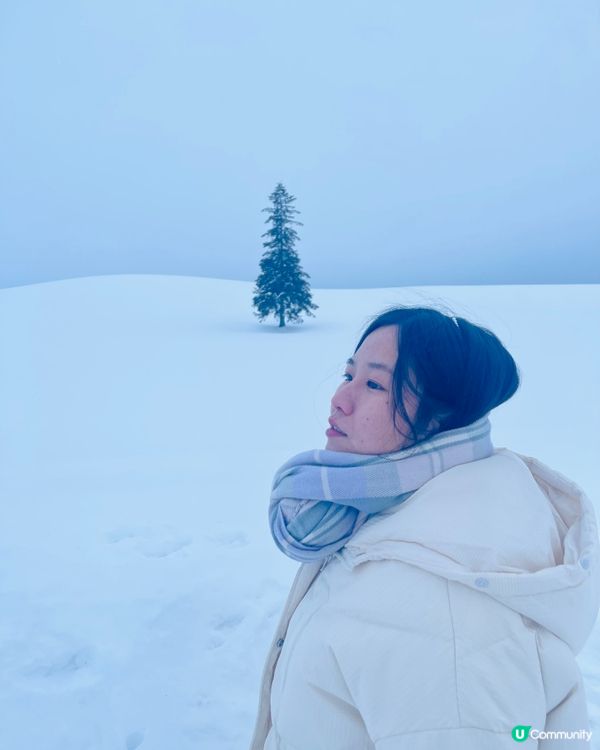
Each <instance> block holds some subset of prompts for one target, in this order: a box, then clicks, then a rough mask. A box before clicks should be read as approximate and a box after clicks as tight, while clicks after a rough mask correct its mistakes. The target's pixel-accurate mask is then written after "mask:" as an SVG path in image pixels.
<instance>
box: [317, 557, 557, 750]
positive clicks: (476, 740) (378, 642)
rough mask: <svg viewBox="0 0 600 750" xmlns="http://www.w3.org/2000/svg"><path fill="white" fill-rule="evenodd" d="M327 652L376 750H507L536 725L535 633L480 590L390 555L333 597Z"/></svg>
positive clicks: (540, 696) (540, 719)
mask: <svg viewBox="0 0 600 750" xmlns="http://www.w3.org/2000/svg"><path fill="white" fill-rule="evenodd" d="M336 603H337V604H339V608H338V609H336V611H335V613H334V614H333V618H334V619H333V625H334V628H333V632H334V635H333V636H332V640H331V648H332V651H333V653H334V656H335V658H336V662H337V664H338V667H339V671H340V674H341V675H342V678H343V680H344V682H345V685H346V687H347V690H348V692H349V694H350V695H351V697H352V701H353V703H354V705H355V707H356V709H357V710H358V711H359V713H360V715H361V717H362V720H363V722H364V725H365V728H366V731H367V733H368V735H369V737H370V739H371V741H372V742H373V744H374V746H375V748H376V750H438V749H439V748H444V750H481V748H486V750H503V749H504V748H506V750H509V748H510V749H512V750H514V747H515V740H514V739H513V737H512V729H513V727H515V726H517V725H530V726H534V727H537V728H540V729H543V727H544V722H545V717H546V712H545V698H544V690H543V684H542V681H541V674H540V669H539V660H538V654H537V647H536V642H535V635H534V634H533V633H532V632H531V631H530V630H528V629H527V628H525V627H524V626H523V624H522V621H521V618H520V615H518V614H517V613H515V612H513V611H512V610H508V609H507V608H506V607H504V606H503V605H500V604H499V603H498V602H496V601H495V600H493V599H491V598H490V597H487V596H486V595H485V594H483V593H481V592H479V591H474V590H471V589H469V588H468V587H466V586H463V585H461V584H457V583H454V582H451V581H448V580H447V579H445V578H442V577H439V576H436V575H433V574H431V573H428V572H426V571H423V570H421V569H419V568H417V567H414V566H410V565H407V564H405V563H402V562H399V561H394V560H381V561H370V562H366V563H362V564H361V565H359V566H357V567H356V568H355V569H354V571H353V584H352V585H351V586H349V587H348V592H347V594H346V596H345V597H344V596H343V595H340V596H337V597H336Z"/></svg>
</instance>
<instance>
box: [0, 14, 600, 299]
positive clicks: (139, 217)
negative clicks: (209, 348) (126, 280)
mask: <svg viewBox="0 0 600 750" xmlns="http://www.w3.org/2000/svg"><path fill="white" fill-rule="evenodd" d="M599 82H600V0H575V1H574V2H565V1H564V0H560V2H558V1H556V0H536V1H534V0H486V2H481V0H471V1H470V2H466V1H465V0H455V1H454V2H451V3H450V2H447V1H446V0H436V1H435V2H434V1H432V0H430V1H429V2H427V1H426V0H422V1H421V2H418V3H417V2H411V3H408V2H399V0H385V1H382V2H379V3H373V2H352V1H349V0H344V2H341V1H340V0H335V1H333V2H329V3H323V2H316V1H315V0H302V2H296V1H294V2H289V1H288V2H281V1H279V2H275V0H255V1H254V2H244V1H243V0H237V1H233V0H211V1H210V2H209V1H208V0H195V1H194V2H192V1H191V0H168V1H167V0H144V2H141V0H138V1H136V2H122V0H120V1H119V2H116V0H95V1H94V2H90V1H88V2H85V1H84V0H79V2H74V1H73V2H66V1H65V0H57V2H55V3H45V2H31V1H29V0H22V1H21V2H19V3H12V4H9V3H4V4H2V6H1V7H0V96H1V102H2V116H1V118H0V161H1V164H2V169H1V172H0V252H1V261H2V262H1V264H0V286H4V287H6V286H14V285H18V284H27V283H32V282H37V281H46V280H52V279H59V278H67V277H73V276H88V275H95V274H111V273H164V274H171V273H172V274H182V275H186V274H194V275H200V276H214V277H219V278H231V279H245V280H252V279H255V278H256V276H257V275H258V273H259V267H258V262H259V259H260V256H261V254H262V252H263V248H262V242H263V240H262V239H261V237H260V235H261V233H262V232H264V231H266V229H267V226H266V225H265V224H264V220H265V218H266V214H263V213H261V209H262V208H263V207H265V206H267V205H268V195H269V193H270V192H271V191H272V190H273V188H274V187H275V184H276V183H277V182H279V181H282V182H283V183H284V184H285V185H286V187H287V188H288V190H289V191H290V192H291V193H292V194H294V195H296V197H297V201H296V206H297V208H298V209H299V210H300V211H301V212H302V213H301V215H300V216H298V217H297V218H298V219H299V220H300V221H302V222H304V226H303V227H298V232H299V234H300V237H301V241H300V242H299V243H298V245H297V249H298V252H299V254H300V257H301V261H302V265H303V268H304V270H305V271H306V272H307V273H309V274H310V277H311V279H310V281H311V283H312V285H313V286H315V287H362V286H364V287H373V286H397V285H404V284H408V285H421V284H461V283H462V284H477V283H485V284H492V283H499V284H507V283H577V282H600V210H599V208H600V206H599V204H600V96H599V86H600V84H599Z"/></svg>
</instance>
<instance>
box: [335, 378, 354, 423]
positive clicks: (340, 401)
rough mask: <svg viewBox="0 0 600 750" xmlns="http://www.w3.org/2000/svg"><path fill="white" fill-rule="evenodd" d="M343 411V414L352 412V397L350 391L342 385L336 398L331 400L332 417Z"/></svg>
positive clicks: (336, 393)
mask: <svg viewBox="0 0 600 750" xmlns="http://www.w3.org/2000/svg"><path fill="white" fill-rule="evenodd" d="M338 409H339V411H341V412H342V413H343V414H350V412H351V411H352V396H351V395H350V394H349V393H348V389H347V388H344V387H343V385H341V386H340V387H339V388H338V389H337V391H336V392H335V395H334V397H333V398H332V399H331V416H332V417H333V416H334V415H335V413H336V412H337V411H338Z"/></svg>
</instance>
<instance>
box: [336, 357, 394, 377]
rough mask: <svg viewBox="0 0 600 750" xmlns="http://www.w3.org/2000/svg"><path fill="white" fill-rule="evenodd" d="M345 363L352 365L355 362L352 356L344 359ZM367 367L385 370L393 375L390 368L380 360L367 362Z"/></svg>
mask: <svg viewBox="0 0 600 750" xmlns="http://www.w3.org/2000/svg"><path fill="white" fill-rule="evenodd" d="M346 364H347V365H354V364H356V363H355V362H354V360H353V359H352V357H348V359H347V360H346ZM367 367H371V368H372V369H373V370H385V372H389V374H390V375H393V374H394V373H393V372H392V370H391V368H389V367H388V366H387V365H384V364H383V363H382V362H367Z"/></svg>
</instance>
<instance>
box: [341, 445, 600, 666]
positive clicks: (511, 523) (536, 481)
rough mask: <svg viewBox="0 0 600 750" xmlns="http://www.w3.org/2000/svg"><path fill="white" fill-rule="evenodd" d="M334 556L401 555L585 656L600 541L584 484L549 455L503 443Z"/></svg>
mask: <svg viewBox="0 0 600 750" xmlns="http://www.w3.org/2000/svg"><path fill="white" fill-rule="evenodd" d="M336 556H339V557H341V559H342V561H343V562H344V564H346V565H348V566H349V567H354V566H355V565H359V564H360V563H362V562H366V561H368V560H383V559H390V560H400V561H402V562H405V563H408V564H410V565H416V566H417V567H420V568H422V569H424V570H427V571H429V572H431V573H434V574H436V575H439V576H443V577H445V578H447V579H449V580H453V581H458V582H460V583H463V584H465V585H467V586H470V587H472V588H475V589H477V590H479V591H482V592H484V593H486V594H487V595H489V596H491V597H493V598H495V599H497V600H498V601H500V602H502V603H503V604H505V605H506V606H508V607H510V608H511V609H513V610H515V611H517V612H519V613H520V614H522V615H523V616H524V617H526V618H529V619H530V620H532V621H533V622H535V623H538V624H539V625H541V626H543V627H545V628H547V629H548V630H549V631H551V632H552V633H554V634H555V635H556V636H558V637H559V638H561V639H562V640H563V641H565V642H566V643H568V645H569V646H570V647H571V649H572V650H573V652H574V653H575V654H577V653H578V652H579V651H580V650H581V648H582V647H583V645H584V643H585V642H586V640H587V638H588V636H589V634H590V632H591V630H592V628H593V626H594V623H595V621H596V617H597V614H598V608H599V606H600V575H599V573H600V570H599V567H598V566H599V561H600V543H599V539H598V527H597V520H596V515H595V511H594V507H593V505H592V503H591V501H590V499H589V498H588V497H587V495H586V494H585V493H584V492H583V490H582V489H581V488H580V487H579V486H578V485H577V484H575V483H574V482H572V481H571V480H570V479H568V478H567V477H565V476H564V475H562V474H560V473H559V472H558V471H555V470H554V469H551V468H550V467H549V466H546V465H545V464H543V463H542V462H541V461H538V460H537V459H535V458H532V457H530V456H524V455H522V454H520V453H516V452H513V451H510V450H508V449H507V448H496V449H495V450H494V452H493V454H492V455H491V456H489V457H488V458H484V459H480V460H478V461H471V462H469V463H466V464H460V465H459V466H454V467H452V468H451V469H448V470H447V471H444V472H442V473H441V474H438V475H437V476H436V477H434V478H433V479H431V480H429V481H428V482H426V483H425V484H424V485H423V486H422V487H420V488H419V489H418V490H417V491H415V492H414V493H413V495H411V497H410V498H409V499H408V500H406V501H405V502H404V503H402V505H400V506H396V507H394V508H391V509H390V510H388V511H386V512H384V513H378V514H376V515H374V516H373V517H371V518H369V519H368V521H367V522H366V523H365V524H364V525H363V526H362V527H361V528H360V529H359V530H358V531H357V533H356V534H355V535H354V536H353V537H352V539H351V540H350V541H349V542H348V543H347V544H346V546H345V547H344V548H343V549H342V550H341V551H340V552H338V553H336Z"/></svg>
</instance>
